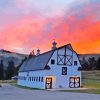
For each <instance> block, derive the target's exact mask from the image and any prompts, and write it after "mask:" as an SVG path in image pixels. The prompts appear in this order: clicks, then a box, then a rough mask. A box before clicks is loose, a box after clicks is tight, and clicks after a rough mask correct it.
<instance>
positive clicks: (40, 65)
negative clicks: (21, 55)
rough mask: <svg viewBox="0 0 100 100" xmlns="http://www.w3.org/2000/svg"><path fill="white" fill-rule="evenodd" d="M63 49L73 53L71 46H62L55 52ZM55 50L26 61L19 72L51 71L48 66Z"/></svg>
mask: <svg viewBox="0 0 100 100" xmlns="http://www.w3.org/2000/svg"><path fill="white" fill-rule="evenodd" d="M63 47H67V48H68V49H69V50H71V51H73V49H72V47H71V45H70V44H67V45H64V46H61V47H59V48H57V49H55V50H58V49H60V48H63ZM55 50H51V51H48V52H46V53H43V54H40V55H38V56H33V57H32V58H30V59H28V60H26V61H25V62H24V63H23V64H22V66H21V68H20V69H19V72H26V71H36V70H44V69H49V68H48V67H49V66H47V64H48V62H49V60H50V58H51V56H52V55H53V53H54V51H55Z"/></svg>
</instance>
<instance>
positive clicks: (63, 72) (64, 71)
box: [62, 67, 67, 75]
mask: <svg viewBox="0 0 100 100" xmlns="http://www.w3.org/2000/svg"><path fill="white" fill-rule="evenodd" d="M62 75H67V67H62Z"/></svg>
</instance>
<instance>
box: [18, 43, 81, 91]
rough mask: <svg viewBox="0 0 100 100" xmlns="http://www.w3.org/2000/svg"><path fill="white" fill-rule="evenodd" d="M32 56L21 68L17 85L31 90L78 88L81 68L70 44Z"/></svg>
mask: <svg viewBox="0 0 100 100" xmlns="http://www.w3.org/2000/svg"><path fill="white" fill-rule="evenodd" d="M56 44H57V43H56V42H53V47H52V50H51V51H48V52H45V53H43V54H39V52H40V51H39V50H38V55H36V56H33V57H32V58H30V59H28V60H26V61H25V62H24V63H23V65H22V66H21V68H20V70H19V74H18V77H19V78H18V85H21V86H27V87H31V88H40V89H52V88H80V87H81V71H80V70H79V68H81V64H80V61H79V59H78V56H77V53H76V52H75V51H74V50H73V48H72V46H71V45H70V44H68V45H64V46H62V47H59V48H56Z"/></svg>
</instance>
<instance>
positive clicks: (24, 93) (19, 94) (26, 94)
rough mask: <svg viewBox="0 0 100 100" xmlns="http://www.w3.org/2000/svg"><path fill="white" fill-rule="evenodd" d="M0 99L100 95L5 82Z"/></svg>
mask: <svg viewBox="0 0 100 100" xmlns="http://www.w3.org/2000/svg"><path fill="white" fill-rule="evenodd" d="M0 100H100V95H95V94H82V93H71V92H70V93H69V92H59V91H46V90H27V89H21V88H17V87H14V86H11V85H8V84H5V85H3V87H2V88H0Z"/></svg>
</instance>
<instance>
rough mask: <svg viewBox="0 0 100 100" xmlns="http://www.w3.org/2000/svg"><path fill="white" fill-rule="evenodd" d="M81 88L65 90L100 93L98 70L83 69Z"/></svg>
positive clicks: (99, 72)
mask: <svg viewBox="0 0 100 100" xmlns="http://www.w3.org/2000/svg"><path fill="white" fill-rule="evenodd" d="M82 86H83V88H87V89H83V90H65V92H80V93H93V94H100V71H83V72H82Z"/></svg>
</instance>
